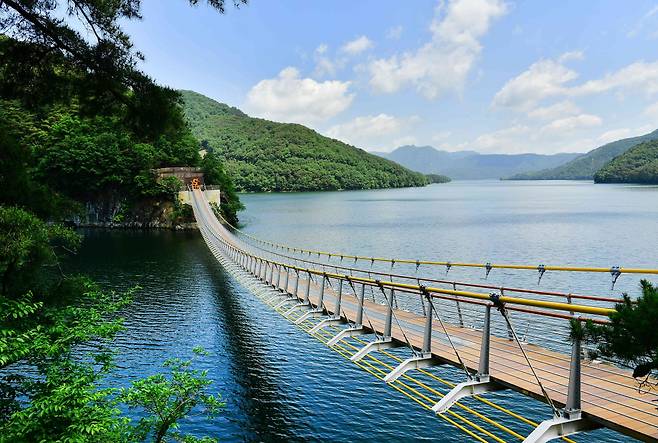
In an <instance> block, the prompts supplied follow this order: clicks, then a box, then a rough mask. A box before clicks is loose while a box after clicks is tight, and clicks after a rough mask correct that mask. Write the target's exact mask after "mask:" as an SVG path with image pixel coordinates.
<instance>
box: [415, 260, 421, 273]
mask: <svg viewBox="0 0 658 443" xmlns="http://www.w3.org/2000/svg"><path fill="white" fill-rule="evenodd" d="M418 268H420V260H416V272H418Z"/></svg>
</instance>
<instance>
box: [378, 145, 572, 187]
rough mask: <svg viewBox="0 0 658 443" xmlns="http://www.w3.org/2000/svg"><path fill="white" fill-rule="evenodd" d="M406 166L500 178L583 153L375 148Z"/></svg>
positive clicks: (465, 177) (429, 171)
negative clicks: (544, 153) (383, 149)
mask: <svg viewBox="0 0 658 443" xmlns="http://www.w3.org/2000/svg"><path fill="white" fill-rule="evenodd" d="M373 154H377V155H379V156H381V157H384V158H387V159H389V160H393V161H395V162H397V163H399V164H401V165H402V166H405V167H407V168H409V169H412V170H414V171H419V172H422V173H425V174H442V175H447V176H448V177H450V178H453V179H463V180H476V179H492V178H495V179H498V178H504V177H509V176H511V175H514V174H520V173H525V172H529V171H536V170H539V169H546V168H553V167H556V166H559V165H562V164H565V163H567V162H569V161H571V160H573V159H575V158H577V157H579V156H580V155H582V154H576V153H566V154H553V155H542V154H480V153H479V152H475V151H459V152H447V151H441V150H438V149H436V148H433V147H432V146H413V145H408V146H400V147H399V148H397V149H395V150H394V151H392V152H373Z"/></svg>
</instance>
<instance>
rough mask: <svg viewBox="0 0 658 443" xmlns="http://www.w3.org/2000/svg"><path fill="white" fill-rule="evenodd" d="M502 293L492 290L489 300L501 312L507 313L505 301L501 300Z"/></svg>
mask: <svg viewBox="0 0 658 443" xmlns="http://www.w3.org/2000/svg"><path fill="white" fill-rule="evenodd" d="M500 297H501V295H500V294H496V293H495V292H492V293H490V294H489V300H491V303H493V305H494V307H495V308H496V309H498V310H499V311H500V313H501V314H503V315H505V303H503V302H502V301H500Z"/></svg>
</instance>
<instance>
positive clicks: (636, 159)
mask: <svg viewBox="0 0 658 443" xmlns="http://www.w3.org/2000/svg"><path fill="white" fill-rule="evenodd" d="M594 182H596V183H643V184H658V140H652V141H649V142H644V143H640V144H639V145H636V146H633V147H632V148H631V149H629V150H628V151H626V152H624V153H623V154H621V155H620V156H618V157H615V158H614V159H612V161H611V162H610V163H608V164H607V165H605V166H604V167H603V168H601V169H600V170H599V171H598V172H597V173H596V174H595V175H594Z"/></svg>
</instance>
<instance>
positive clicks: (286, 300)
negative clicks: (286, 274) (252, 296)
mask: <svg viewBox="0 0 658 443" xmlns="http://www.w3.org/2000/svg"><path fill="white" fill-rule="evenodd" d="M286 295H288V294H286ZM292 300H295V298H294V297H290V296H287V297H286V298H284V299H283V300H281V301H280V302H279V303H277V304H276V305H274V310H275V311H276V310H277V309H279V308H280V307H281V306H283V305H285V304H286V303H288V302H289V301H292Z"/></svg>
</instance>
